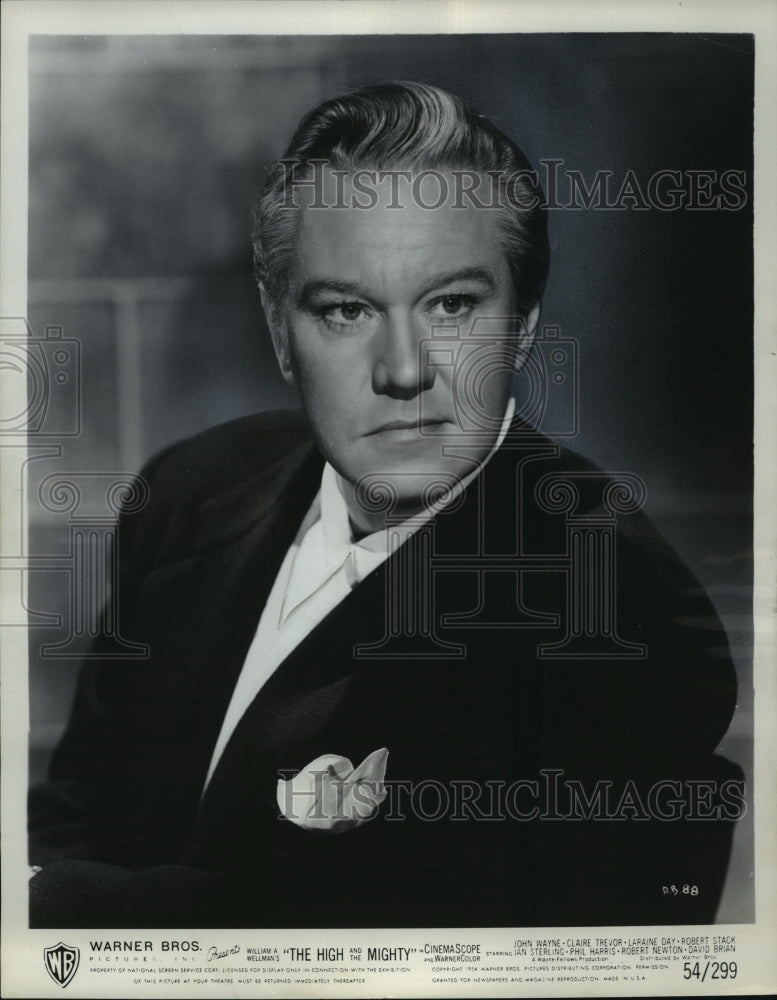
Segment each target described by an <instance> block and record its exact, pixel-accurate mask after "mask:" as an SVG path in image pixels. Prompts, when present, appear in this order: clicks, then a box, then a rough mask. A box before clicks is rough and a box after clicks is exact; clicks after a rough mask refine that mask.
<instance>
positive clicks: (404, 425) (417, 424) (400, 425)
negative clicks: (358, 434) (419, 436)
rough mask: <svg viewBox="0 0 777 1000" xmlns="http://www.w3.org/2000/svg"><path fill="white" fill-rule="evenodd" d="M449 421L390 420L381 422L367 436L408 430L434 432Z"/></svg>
mask: <svg viewBox="0 0 777 1000" xmlns="http://www.w3.org/2000/svg"><path fill="white" fill-rule="evenodd" d="M445 423H447V421H445V420H433V419H426V420H418V419H415V420H388V421H386V423H385V424H381V425H380V426H379V427H376V428H374V430H371V431H368V432H367V434H366V435H365V437H371V436H373V435H375V434H387V433H391V432H392V431H398V432H401V431H406V432H411V433H412V432H413V431H416V432H427V433H428V432H431V433H434V430H435V428H437V427H442V426H443V424H445Z"/></svg>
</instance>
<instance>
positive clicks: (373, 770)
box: [276, 747, 388, 833]
mask: <svg viewBox="0 0 777 1000" xmlns="http://www.w3.org/2000/svg"><path fill="white" fill-rule="evenodd" d="M387 760H388V750H387V749H386V748H385V747H382V748H381V749H380V750H374V751H373V752H372V753H371V754H369V755H368V756H367V757H365V758H364V760H363V761H362V762H361V764H359V766H358V767H357V768H354V766H353V764H352V763H351V762H350V760H348V758H347V757H338V756H337V755H336V754H324V755H323V756H321V757H316V759H315V760H313V761H311V762H310V763H309V764H307V765H306V766H305V767H303V768H302V770H301V771H300V772H299V774H296V775H295V776H294V777H293V778H287V779H284V778H279V779H278V786H277V789H276V798H277V801H278V808H279V809H280V811H281V814H282V815H283V816H285V817H286V819H288V820H291V822H292V823H295V824H296V825H297V826H301V827H303V829H305V830H326V831H328V832H330V833H342V832H344V831H345V830H352V829H353V828H354V827H357V826H361V825H362V824H363V823H366V822H367V821H368V820H370V819H372V818H373V816H374V815H375V814H376V812H377V810H378V806H379V805H380V804H381V802H383V800H384V799H385V798H386V790H385V787H384V779H385V777H386V761H387Z"/></svg>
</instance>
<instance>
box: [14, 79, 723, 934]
mask: <svg viewBox="0 0 777 1000" xmlns="http://www.w3.org/2000/svg"><path fill="white" fill-rule="evenodd" d="M255 221H256V225H255V234H254V235H255V251H256V263H257V273H258V277H259V282H260V291H261V297H262V303H263V306H264V309H265V312H266V315H267V319H268V325H269V327H270V330H271V334H272V337H273V343H274V346H275V350H276V354H277V357H278V361H279V364H280V367H281V371H282V372H283V374H284V377H286V378H287V379H288V380H289V381H290V382H291V383H293V384H294V385H295V386H296V387H297V389H298V392H299V395H300V399H301V403H302V409H303V413H304V418H303V417H302V416H300V415H297V414H293V413H273V414H258V415H256V416H254V417H250V418H248V419H245V420H241V421H237V422H235V423H232V424H229V425H226V426H224V427H220V428H215V429H213V430H211V431H208V432H206V433H205V434H202V435H199V436H198V437H197V438H195V439H193V440H191V441H188V442H184V443H182V444H180V445H177V446H175V447H173V448H171V449H168V451H167V452H165V453H164V454H162V455H161V456H158V457H157V458H156V459H154V460H153V461H152V462H151V463H150V464H149V465H148V467H147V468H146V469H145V470H144V472H143V475H144V477H145V478H146V480H147V482H148V485H149V489H150V495H151V501H150V503H149V505H148V507H147V508H146V509H145V510H144V511H143V512H142V513H140V514H139V515H134V516H131V517H130V516H128V517H126V518H125V519H124V521H123V523H122V525H121V528H120V537H119V547H120V548H119V551H120V568H121V577H120V581H119V594H118V598H119V603H120V614H121V624H122V630H123V632H124V634H125V636H127V637H131V638H132V639H136V640H138V641H141V642H144V643H146V644H148V646H149V648H150V655H149V659H148V660H147V661H146V662H144V663H143V664H142V665H140V666H139V665H138V664H137V663H136V662H130V661H127V662H125V663H121V662H118V663H117V662H116V661H115V660H110V659H107V658H106V659H105V660H104V661H100V660H91V661H89V662H88V663H87V665H86V666H85V668H84V670H83V673H82V677H81V680H80V684H79V689H78V693H77V697H76V702H75V705H74V709H73V714H72V717H71V720H70V725H69V727H68V730H67V732H66V734H65V736H64V738H63V740H62V742H61V744H60V746H59V748H58V749H57V751H56V753H55V756H54V759H53V762H52V766H51V776H50V781H49V782H48V783H47V784H46V785H45V786H44V787H43V788H41V789H38V790H36V791H35V792H34V794H33V797H32V801H31V810H30V816H31V823H30V825H31V831H32V845H33V847H32V851H31V860H32V863H33V864H34V865H36V866H41V867H42V870H41V871H40V872H38V873H37V874H36V875H35V876H34V877H33V879H32V881H31V922H32V924H33V925H36V926H125V927H127V926H175V925H179V926H180V925H186V926H197V925H202V926H302V927H304V926H408V925H418V926H423V925H430V926H440V925H449V926H462V925H464V926H466V925H518V926H519V925H548V924H558V925H565V924H569V925H572V924H607V923H611V924H615V923H683V922H698V921H711V920H712V919H714V914H715V909H716V906H717V900H718V898H719V895H720V891H721V887H722V883H723V878H724V875H725V869H726V865H727V859H728V851H729V845H730V837H731V830H732V822H731V821H732V820H733V819H735V818H736V817H737V815H738V807H739V805H740V804H741V801H740V800H741V783H740V778H741V774H740V772H739V770H738V769H737V768H735V767H733V766H732V765H730V764H728V762H726V761H724V760H722V759H721V758H717V757H715V756H714V750H715V747H716V746H717V744H718V742H719V741H720V739H721V737H722V736H723V734H724V733H725V730H726V727H727V725H728V722H729V719H730V716H731V713H732V711H733V707H734V701H735V681H734V674H733V669H732V666H731V662H730V659H729V657H728V653H727V645H726V640H725V636H724V634H723V632H722V629H721V627H720V624H719V622H718V621H717V618H716V616H715V614H714V611H713V610H712V608H711V605H710V604H709V602H708V600H707V598H706V597H705V595H703V593H701V591H700V588H699V586H698V584H697V583H696V582H695V581H694V580H693V578H692V577H691V576H690V574H689V573H688V572H687V570H686V569H685V568H684V567H683V566H681V565H680V563H679V561H678V560H677V559H676V557H675V556H674V555H673V554H672V553H671V551H669V550H668V549H667V547H666V545H665V544H664V543H663V542H662V541H661V540H660V538H659V537H658V536H657V535H656V533H655V531H654V529H653V528H652V527H651V525H650V524H649V523H648V522H647V520H646V519H645V518H644V517H642V515H640V514H639V512H638V511H637V508H638V506H639V499H640V497H639V483H638V482H637V481H636V479H635V478H633V477H632V478H631V479H629V478H628V477H627V478H626V479H625V480H623V481H621V482H617V481H616V482H613V481H610V480H609V479H608V478H607V477H606V476H604V475H603V474H602V473H601V472H600V471H599V470H598V469H596V468H595V467H594V466H592V465H591V464H590V463H588V462H586V461H584V460H583V459H581V458H580V457H578V456H575V455H573V454H571V453H568V452H566V451H564V450H563V449H561V448H560V446H558V445H556V444H553V443H552V442H550V441H549V440H547V439H546V438H544V437H543V436H542V435H541V434H539V433H538V432H536V431H534V430H532V429H531V428H530V427H528V426H527V425H526V424H525V423H524V422H522V421H521V420H520V419H518V418H517V417H515V415H514V414H515V408H516V400H515V398H514V397H513V395H512V392H513V385H514V380H513V376H514V374H515V372H516V371H518V370H519V369H520V367H521V366H522V365H525V364H527V363H529V361H528V359H529V358H530V355H529V350H530V348H531V345H532V341H533V340H534V339H535V338H536V336H537V328H538V322H539V312H540V302H541V297H542V292H543V288H544V284H545V279H546V276H547V270H548V262H549V251H548V239H547V232H546V218H545V212H544V210H543V208H542V192H541V191H540V189H539V186H538V184H537V182H536V177H534V175H533V174H532V171H531V168H530V166H529V164H528V162H527V161H526V159H525V158H524V156H523V154H522V153H521V152H520V151H519V150H518V149H517V147H516V146H515V145H514V144H513V143H512V142H511V141H510V140H508V139H507V138H506V137H505V136H504V135H502V133H501V132H499V130H498V129H496V128H495V127H494V126H493V125H492V124H491V123H490V122H488V121H487V120H486V119H484V118H482V117H480V116H477V115H475V114H474V113H473V112H472V111H471V110H469V109H467V108H466V107H465V106H463V105H462V103H461V102H460V101H459V100H458V99H456V98H454V97H452V96H451V95H449V94H446V93H444V92H442V91H440V90H437V89H436V88H432V87H428V86H423V85H418V84H393V85H384V86H379V87H372V88H367V89H365V90H363V91H359V92H357V93H354V94H349V95H346V96H345V97H342V98H339V99H335V100H332V101H329V102H326V103H325V104H323V105H321V107H319V108H316V109H315V110H314V111H312V112H311V113H310V114H309V115H308V116H307V117H306V118H305V119H304V120H303V121H302V123H301V124H300V126H299V127H298V129H297V131H296V133H295V135H294V136H293V138H292V140H291V144H290V147H289V149H288V151H287V154H286V156H285V157H284V158H283V159H282V160H280V161H278V163H276V164H275V165H274V166H273V167H272V168H271V170H270V174H269V177H268V181H267V184H266V186H265V189H264V192H263V194H262V197H261V198H260V201H259V204H258V208H257V212H256V220H255ZM311 438H312V441H311ZM105 641H107V640H101V642H105ZM96 648H97V650H100V649H101V648H103V647H102V646H101V644H100V642H98V645H97V647H96ZM354 765H355V766H354ZM678 887H679V888H678Z"/></svg>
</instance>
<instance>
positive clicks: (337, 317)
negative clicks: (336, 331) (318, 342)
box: [320, 302, 367, 327]
mask: <svg viewBox="0 0 777 1000" xmlns="http://www.w3.org/2000/svg"><path fill="white" fill-rule="evenodd" d="M320 313H321V316H322V318H323V319H324V321H325V322H326V323H327V324H329V326H335V327H344V326H354V325H356V324H357V323H359V322H361V321H362V320H364V319H366V318H367V306H365V305H364V304H363V303H362V302H336V303H334V304H333V305H328V306H323V307H322V308H321V310H320Z"/></svg>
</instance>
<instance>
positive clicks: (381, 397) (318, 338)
mask: <svg viewBox="0 0 777 1000" xmlns="http://www.w3.org/2000/svg"><path fill="white" fill-rule="evenodd" d="M345 191H346V202H347V203H348V204H349V205H350V201H349V198H348V185H347V183H346V188H345ZM332 201H334V198H332V199H331V200H330V201H329V202H328V203H329V204H332ZM389 201H390V196H389V193H388V192H386V193H385V195H382V196H381V197H380V199H379V202H378V204H377V205H376V206H375V207H374V208H371V209H359V208H353V207H348V208H325V209H321V208H319V209H311V208H308V207H305V208H301V209H300V212H301V219H300V224H299V229H298V235H297V243H296V265H295V267H294V270H293V272H292V273H291V274H290V276H289V294H288V299H287V302H286V307H285V314H284V316H285V329H286V335H287V341H286V343H287V345H288V347H287V348H284V347H283V346H282V338H281V345H280V346H279V347H278V350H279V360H280V363H281V368H282V370H283V371H284V374H285V375H286V376H287V377H288V378H290V379H291V378H292V377H293V381H294V382H295V383H296V385H297V387H298V390H299V392H300V394H301V398H302V404H303V407H304V409H305V412H306V414H307V417H308V420H309V422H310V424H311V427H312V429H313V432H314V435H315V437H316V440H317V443H318V446H319V448H320V450H321V452H322V454H323V455H324V457H325V458H326V459H327V460H328V461H329V462H330V463H331V464H332V465H333V466H334V468H335V469H336V470H337V471H338V472H339V473H340V475H341V476H342V477H343V478H344V479H345V480H346V481H347V482H348V483H350V484H352V485H356V484H357V482H359V481H360V480H361V479H362V477H364V476H377V477H380V479H382V480H384V481H387V482H388V483H389V484H390V486H391V488H392V489H393V490H394V491H395V492H396V493H397V495H398V497H399V500H400V506H401V507H402V508H407V509H408V510H410V509H413V508H414V507H415V508H417V507H419V506H420V504H421V498H422V495H423V492H424V489H425V488H426V487H427V486H428V485H430V484H431V483H432V482H433V481H435V479H436V480H437V481H440V479H441V478H442V479H443V480H445V479H447V480H450V478H451V477H453V478H455V480H459V479H461V478H462V477H463V476H465V475H467V474H468V473H469V472H471V471H472V470H473V468H475V467H476V465H477V464H478V463H479V462H480V461H482V459H483V458H484V457H485V456H486V455H487V454H488V453H489V451H490V450H491V448H492V447H493V444H494V442H495V440H496V438H497V435H498V433H499V429H500V424H501V420H502V417H503V415H504V412H505V408H506V405H507V401H508V399H509V394H510V389H511V370H510V369H511V360H512V358H513V357H514V355H515V350H516V345H517V337H516V327H515V323H514V321H511V315H512V312H513V288H512V282H511V278H510V274H509V270H508V266H507V260H506V257H505V253H504V251H503V249H502V248H501V246H500V243H499V239H498V232H497V217H496V213H495V212H493V211H485V210H482V209H481V210H477V209H474V208H466V209H455V208H453V207H452V205H451V204H450V201H449V203H447V204H444V205H442V206H441V207H440V208H437V209H433V210H431V209H425V208H423V207H422V206H420V205H418V204H416V203H414V201H413V199H412V198H410V197H407V198H405V199H404V200H403V203H402V207H401V208H396V207H395V208H388V207H387V204H388V203H389ZM473 325H474V326H473ZM441 327H442V328H443V329H442V330H440V328H441ZM473 329H474V332H473ZM433 330H434V341H433V343H431V344H428V343H424V342H425V341H428V340H429V339H430V338H432V335H433ZM479 331H484V332H485V333H486V336H485V337H483V336H479ZM275 340H276V342H277V341H278V337H277V332H276V337H275ZM506 358H507V360H505V359H506ZM467 365H468V366H469V368H468V369H467V368H466V366H467ZM457 404H459V405H457Z"/></svg>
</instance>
